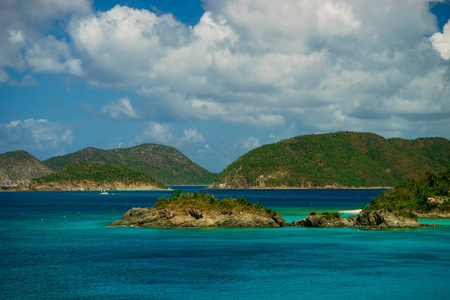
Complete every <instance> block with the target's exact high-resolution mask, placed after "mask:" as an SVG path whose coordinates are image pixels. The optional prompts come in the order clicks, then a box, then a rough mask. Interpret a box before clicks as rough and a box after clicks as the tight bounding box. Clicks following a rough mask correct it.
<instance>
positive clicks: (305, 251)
mask: <svg viewBox="0 0 450 300" xmlns="http://www.w3.org/2000/svg"><path fill="white" fill-rule="evenodd" d="M175 188H178V187H175ZM183 190H184V191H195V190H200V191H202V190H204V188H202V187H183ZM207 192H208V193H211V194H214V195H215V196H216V197H225V196H234V195H236V196H238V197H245V198H247V199H248V200H250V201H252V202H259V203H261V204H262V205H263V206H268V207H271V208H273V209H275V210H276V211H278V212H279V213H280V214H281V215H282V216H283V217H284V218H285V219H286V220H287V221H288V222H290V221H292V220H294V219H295V220H298V219H300V218H303V217H305V216H307V215H308V214H309V212H310V211H311V210H315V211H317V212H323V211H333V210H353V209H358V208H362V207H364V206H365V205H367V204H369V203H370V200H371V198H372V197H375V196H377V195H378V194H379V193H380V190H207ZM170 195H171V192H170V191H145V192H138V191H116V192H112V193H111V192H110V195H99V192H0V224H1V225H0V257H1V258H0V299H448V298H449V295H450V222H449V220H427V221H426V222H428V223H432V222H437V223H438V224H440V226H439V227H437V228H426V229H414V230H357V229H355V228H331V229H320V228H301V227H295V228H291V227H288V228H272V229H149V228H118V227H107V225H108V224H109V223H111V222H113V221H116V220H119V219H121V217H122V215H123V214H124V213H125V212H127V211H128V210H129V209H130V208H132V207H147V206H151V205H153V204H154V203H155V202H156V200H157V198H158V197H162V196H170Z"/></svg>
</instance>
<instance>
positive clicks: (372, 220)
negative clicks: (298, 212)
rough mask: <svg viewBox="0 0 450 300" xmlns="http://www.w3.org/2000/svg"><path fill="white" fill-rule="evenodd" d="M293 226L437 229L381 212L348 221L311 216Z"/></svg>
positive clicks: (330, 215)
mask: <svg viewBox="0 0 450 300" xmlns="http://www.w3.org/2000/svg"><path fill="white" fill-rule="evenodd" d="M292 225H293V226H304V227H358V228H371V229H394V228H422V227H437V224H433V225H428V224H424V223H420V222H417V221H416V220H414V219H410V218H406V217H402V216H400V215H399V214H398V213H392V212H388V211H387V210H379V211H373V212H366V211H362V212H360V213H359V214H358V215H353V216H350V217H349V218H348V219H346V218H344V217H339V216H338V215H335V216H333V213H329V214H325V215H310V216H308V217H307V218H305V219H302V220H299V221H293V222H292Z"/></svg>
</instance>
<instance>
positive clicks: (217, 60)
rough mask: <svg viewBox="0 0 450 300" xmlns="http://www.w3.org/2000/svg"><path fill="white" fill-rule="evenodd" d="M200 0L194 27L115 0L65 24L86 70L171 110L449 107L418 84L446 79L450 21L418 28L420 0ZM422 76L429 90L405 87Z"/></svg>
mask: <svg viewBox="0 0 450 300" xmlns="http://www.w3.org/2000/svg"><path fill="white" fill-rule="evenodd" d="M204 4H205V8H206V9H207V10H206V12H205V14H204V15H203V17H202V18H201V20H200V22H199V23H198V24H197V25H196V26H194V27H187V26H186V25H184V24H182V23H181V22H179V21H177V20H176V19H174V18H173V16H172V15H160V16H157V15H156V14H154V13H152V12H150V11H148V10H145V9H141V10H138V9H132V8H128V7H125V6H119V5H118V6H116V7H114V8H113V9H111V10H109V11H107V12H100V13H99V14H97V15H90V16H89V17H84V18H74V19H73V20H72V22H71V25H70V34H71V37H72V39H73V45H74V46H75V47H76V49H77V50H78V51H79V53H80V55H81V58H82V61H83V68H85V69H86V70H87V74H86V79H87V80H89V81H90V82H91V83H93V84H97V85H102V86H113V85H114V86H115V85H117V84H118V85H120V86H122V87H124V88H131V89H136V90H138V91H139V93H140V95H142V97H143V102H150V103H164V104H163V105H166V106H167V107H168V108H170V109H171V110H172V112H171V115H172V117H173V119H172V121H173V120H186V119H200V120H213V119H219V120H221V121H224V122H229V123H233V124H247V125H251V126H254V127H259V128H273V127H279V126H283V125H285V123H286V121H287V119H293V120H294V119H295V118H301V119H302V123H305V124H306V123H308V124H307V125H309V126H313V125H314V124H315V123H317V122H324V121H329V122H333V123H332V126H338V127H339V125H340V124H344V123H343V121H344V120H346V119H349V118H352V119H355V120H358V119H361V120H365V119H366V117H367V113H368V111H369V110H368V108H369V107H376V108H379V109H378V110H381V109H385V108H386V109H389V108H391V110H389V111H388V112H387V113H386V111H385V113H384V117H383V114H381V113H377V114H376V118H379V119H383V118H384V120H385V121H386V122H389V120H391V119H392V118H391V117H392V116H397V117H398V115H399V114H409V115H410V116H412V115H414V116H416V115H417V114H421V113H424V110H423V108H424V107H427V110H426V111H427V113H428V111H430V107H433V109H432V110H433V113H434V114H440V113H442V112H443V111H444V110H445V108H444V106H443V103H442V102H440V101H438V100H439V99H442V98H443V97H444V96H446V95H447V94H446V93H448V91H447V90H446V89H440V90H439V91H438V92H436V90H435V89H434V87H432V86H424V85H423V84H421V82H430V81H431V80H432V79H435V80H437V81H438V82H448V80H449V78H448V74H449V72H448V65H443V64H442V60H440V59H438V58H436V57H435V55H434V53H433V51H434V50H433V49H436V50H438V51H439V53H440V54H441V55H442V57H443V58H446V56H445V55H446V54H445V53H446V52H445V51H446V49H447V48H449V47H445V45H446V44H445V41H446V34H447V32H448V31H449V30H448V29H446V30H444V33H443V34H441V35H439V34H438V33H436V34H435V35H433V36H432V38H431V39H430V40H428V39H427V38H426V36H431V35H432V34H434V33H435V32H436V30H437V28H436V24H435V19H434V17H433V16H432V14H431V13H430V12H429V8H428V2H427V1H425V0H423V1H398V2H392V1H388V0H382V1H377V2H376V3H375V2H367V1H352V0H348V1H345V0H333V1H332V0H322V1H297V0H295V1H294V0H283V1H277V2H276V3H275V2H272V1H257V0H239V1H237V0H230V1H209V0H206V1H205V3H204ZM447 27H448V26H447ZM17 39H18V40H20V39H19V38H17ZM418 57H420V58H421V59H420V60H418V59H417V58H418ZM443 69H444V71H442V70H443ZM419 88H421V89H422V93H421V94H426V95H432V96H431V97H430V96H428V97H425V98H421V99H419V97H413V95H415V91H417V90H418V89H419ZM144 107H145V105H144ZM149 107H151V105H149ZM404 107H407V110H403V109H402V108H404ZM168 110H169V109H168ZM323 114H327V115H326V116H325V117H324V116H322V115H323ZM148 115H149V116H150V117H154V114H153V116H152V114H148ZM372 118H374V117H373V116H372ZM361 122H363V121H361ZM329 125H330V126H331V124H329Z"/></svg>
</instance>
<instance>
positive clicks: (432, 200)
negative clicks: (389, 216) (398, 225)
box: [364, 168, 450, 218]
mask: <svg viewBox="0 0 450 300" xmlns="http://www.w3.org/2000/svg"><path fill="white" fill-rule="evenodd" d="M449 191H450V168H449V169H447V170H445V171H443V172H440V173H437V174H436V173H433V172H426V174H425V175H424V176H422V177H419V178H416V179H409V180H405V181H404V182H402V183H401V184H399V185H397V186H396V187H395V188H394V189H392V190H391V191H389V192H386V191H383V192H382V193H381V194H380V195H379V196H378V197H377V198H374V199H372V203H371V204H370V205H369V206H367V207H365V208H364V210H368V211H375V210H379V209H387V210H388V211H398V212H400V213H401V215H403V216H405V217H411V218H415V217H416V215H415V214H414V212H425V213H426V212H429V211H433V210H439V211H446V212H448V211H450V201H449ZM440 202H443V203H440Z"/></svg>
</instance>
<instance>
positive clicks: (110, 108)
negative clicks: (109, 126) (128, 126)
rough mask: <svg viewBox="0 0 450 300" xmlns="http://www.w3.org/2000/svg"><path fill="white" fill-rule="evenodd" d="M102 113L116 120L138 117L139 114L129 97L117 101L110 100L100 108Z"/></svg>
mask: <svg viewBox="0 0 450 300" xmlns="http://www.w3.org/2000/svg"><path fill="white" fill-rule="evenodd" d="M100 112H101V113H102V114H107V115H109V117H110V118H111V119H114V120H129V119H137V118H139V117H138V114H137V112H136V111H135V110H134V108H133V106H132V105H131V101H130V99H129V98H128V97H125V98H122V99H120V100H118V101H116V102H110V103H108V104H105V105H103V106H102V107H101V108H100Z"/></svg>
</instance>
